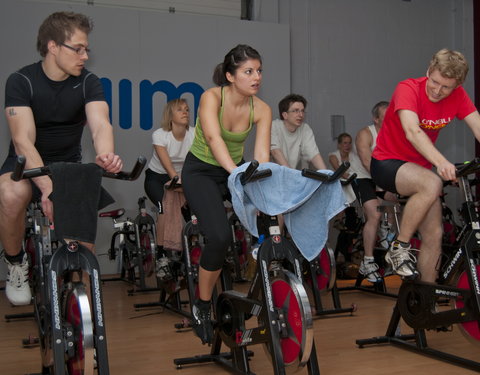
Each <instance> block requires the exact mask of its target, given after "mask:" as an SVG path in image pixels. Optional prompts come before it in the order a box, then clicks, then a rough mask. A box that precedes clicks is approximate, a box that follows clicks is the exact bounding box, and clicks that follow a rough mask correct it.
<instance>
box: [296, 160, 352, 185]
mask: <svg viewBox="0 0 480 375" xmlns="http://www.w3.org/2000/svg"><path fill="white" fill-rule="evenodd" d="M348 168H350V163H349V162H348V161H344V162H343V163H342V164H340V166H339V167H338V169H337V170H336V171H335V172H333V174H331V175H328V174H325V173H321V172H317V171H314V170H313V169H307V168H305V169H302V176H304V177H308V178H313V179H314V180H318V181H322V182H332V181H335V180H338V179H339V178H340V177H341V176H342V175H343V174H344V173H345V172H346V171H347V169H348ZM355 177H356V176H355ZM349 180H350V178H349ZM347 181H348V180H347Z"/></svg>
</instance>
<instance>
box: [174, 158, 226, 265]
mask: <svg viewBox="0 0 480 375" xmlns="http://www.w3.org/2000/svg"><path fill="white" fill-rule="evenodd" d="M227 180H228V172H227V171H226V170H225V169H223V168H222V167H217V166H214V165H211V164H208V163H205V162H203V161H201V160H200V159H198V158H197V157H195V156H194V155H193V154H191V153H188V154H187V157H186V158H185V164H184V165H183V169H182V185H183V192H184V194H185V198H186V199H187V202H188V205H189V207H190V209H191V211H192V212H193V213H194V214H195V215H196V216H197V218H198V222H199V225H200V229H201V231H202V233H203V234H204V235H205V237H206V244H205V247H204V249H203V252H202V257H201V259H200V266H201V267H202V268H204V269H205V270H207V271H217V270H219V269H221V268H222V266H223V263H224V261H225V257H226V254H227V250H228V247H229V246H230V244H231V242H232V232H231V229H230V226H229V224H228V218H227V214H226V212H225V206H224V204H223V201H224V199H225V198H227V197H228V196H229V191H228V187H227Z"/></svg>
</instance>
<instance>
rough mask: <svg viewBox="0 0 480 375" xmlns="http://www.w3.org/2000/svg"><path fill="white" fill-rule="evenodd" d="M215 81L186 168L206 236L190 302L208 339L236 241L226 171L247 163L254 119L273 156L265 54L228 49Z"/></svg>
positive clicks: (259, 142)
mask: <svg viewBox="0 0 480 375" xmlns="http://www.w3.org/2000/svg"><path fill="white" fill-rule="evenodd" d="M213 81H214V83H215V84H216V85H217V87H213V88H210V89H208V90H206V91H205V92H204V93H203V94H202V97H201V99H200V105H199V108H198V117H197V121H196V127H195V137H194V140H193V144H192V147H191V149H190V152H189V153H188V155H187V157H186V159H185V164H184V167H183V170H182V181H183V191H184V194H185V197H186V199H187V201H188V204H189V207H190V209H191V210H192V212H193V213H194V214H195V215H196V216H197V217H198V220H199V224H200V228H201V230H202V232H203V234H204V235H205V237H206V238H207V242H206V244H205V247H204V249H203V252H202V257H201V259H200V271H199V298H198V300H196V301H195V303H194V305H193V307H192V312H193V317H192V318H193V319H192V324H193V328H194V330H195V333H196V334H197V335H198V336H199V337H200V338H201V340H202V342H203V343H204V344H205V343H210V342H211V340H212V336H213V325H212V322H211V318H210V309H211V306H210V305H211V302H210V301H211V297H212V291H213V288H214V286H215V284H216V282H217V279H218V277H219V275H220V272H221V269H222V266H223V263H224V260H225V256H226V252H227V249H228V247H229V245H230V243H231V240H232V238H231V236H232V233H231V230H230V227H229V225H228V219H227V215H226V212H225V207H224V203H223V202H224V199H225V198H228V194H229V193H228V187H227V180H228V176H229V174H230V173H231V172H232V171H233V170H234V169H235V168H237V166H238V165H240V164H242V163H243V150H244V144H245V140H246V138H247V136H248V134H249V133H250V131H251V130H252V129H253V125H254V124H255V125H256V138H255V148H254V158H255V159H256V160H258V161H259V162H260V163H263V162H268V161H269V153H270V129H271V124H272V112H271V109H270V107H269V106H268V105H267V104H266V103H265V102H264V101H262V100H261V99H259V98H258V97H257V96H256V94H257V92H258V90H259V89H260V84H261V81H262V59H261V57H260V55H259V53H258V52H257V51H256V50H255V49H253V48H252V47H250V46H247V45H237V46H236V47H235V48H233V49H232V50H230V51H229V52H228V53H227V54H226V55H225V59H224V61H223V63H220V64H219V65H217V67H216V68H215V71H214V74H213Z"/></svg>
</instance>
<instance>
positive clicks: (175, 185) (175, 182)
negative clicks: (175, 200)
mask: <svg viewBox="0 0 480 375" xmlns="http://www.w3.org/2000/svg"><path fill="white" fill-rule="evenodd" d="M179 179H180V177H178V176H173V178H172V180H171V181H170V184H169V185H165V189H166V190H174V189H177V188H181V187H182V184H179V183H178V180H179Z"/></svg>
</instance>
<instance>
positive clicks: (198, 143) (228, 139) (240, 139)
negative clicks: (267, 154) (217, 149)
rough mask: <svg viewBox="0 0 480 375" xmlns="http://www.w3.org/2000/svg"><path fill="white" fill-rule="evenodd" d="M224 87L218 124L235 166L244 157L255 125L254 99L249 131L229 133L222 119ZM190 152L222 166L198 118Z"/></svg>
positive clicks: (210, 162)
mask: <svg viewBox="0 0 480 375" xmlns="http://www.w3.org/2000/svg"><path fill="white" fill-rule="evenodd" d="M223 89H224V88H223V87H222V89H221V92H222V98H221V103H220V112H219V114H218V122H219V123H220V131H221V135H222V139H223V140H224V141H225V144H226V145H227V149H228V153H229V154H230V156H231V157H232V160H233V162H234V163H235V164H238V163H239V162H240V161H241V160H242V157H243V150H244V145H245V140H246V139H247V137H248V134H249V133H250V131H251V130H252V125H253V114H254V113H253V97H250V119H249V125H248V129H247V130H245V131H244V132H241V133H234V132H231V131H228V130H226V129H224V128H223V123H222V118H223V98H224V94H223ZM190 152H191V153H192V154H193V155H195V156H196V157H197V158H199V159H200V160H201V161H203V162H205V163H208V164H212V165H216V166H220V164H219V163H218V162H217V160H216V159H215V156H213V153H212V150H211V149H210V146H209V145H208V144H207V141H206V140H205V135H204V134H203V131H202V126H201V125H200V118H199V117H198V116H197V120H196V122H195V137H194V139H193V143H192V147H191V148H190Z"/></svg>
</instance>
